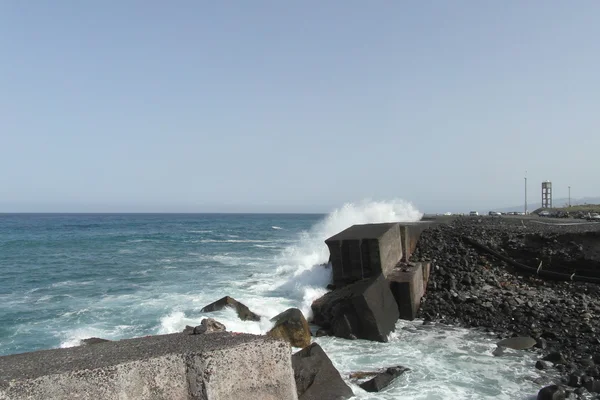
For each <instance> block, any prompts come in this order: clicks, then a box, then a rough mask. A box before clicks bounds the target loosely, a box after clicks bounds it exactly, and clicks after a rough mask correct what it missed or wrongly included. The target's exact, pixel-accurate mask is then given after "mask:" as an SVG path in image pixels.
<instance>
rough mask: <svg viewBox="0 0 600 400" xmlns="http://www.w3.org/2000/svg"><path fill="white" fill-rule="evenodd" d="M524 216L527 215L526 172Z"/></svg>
mask: <svg viewBox="0 0 600 400" xmlns="http://www.w3.org/2000/svg"><path fill="white" fill-rule="evenodd" d="M525 215H527V171H525Z"/></svg>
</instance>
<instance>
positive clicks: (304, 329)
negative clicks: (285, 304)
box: [267, 308, 310, 348]
mask: <svg viewBox="0 0 600 400" xmlns="http://www.w3.org/2000/svg"><path fill="white" fill-rule="evenodd" d="M271 322H275V325H274V326H273V328H272V329H271V330H270V331H269V332H268V333H267V335H268V336H271V337H276V338H279V339H283V340H285V341H286V342H289V343H290V344H291V345H292V346H294V347H300V348H304V347H306V346H308V345H310V328H309V327H308V322H306V318H304V315H302V311H300V310H298V309H297V308H290V309H288V310H285V311H284V312H282V313H281V314H279V315H276V316H275V317H273V318H271Z"/></svg>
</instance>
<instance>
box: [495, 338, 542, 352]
mask: <svg viewBox="0 0 600 400" xmlns="http://www.w3.org/2000/svg"><path fill="white" fill-rule="evenodd" d="M535 343H536V342H535V339H533V338H531V337H528V336H519V337H511V338H507V339H504V340H501V341H499V342H498V343H496V344H497V345H498V346H502V347H507V348H509V349H513V350H525V349H530V348H532V347H533V346H535Z"/></svg>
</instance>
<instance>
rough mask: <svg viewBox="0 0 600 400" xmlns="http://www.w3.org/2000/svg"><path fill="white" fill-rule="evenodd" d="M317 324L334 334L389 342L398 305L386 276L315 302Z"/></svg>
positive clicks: (364, 281)
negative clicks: (388, 338) (388, 337)
mask: <svg viewBox="0 0 600 400" xmlns="http://www.w3.org/2000/svg"><path fill="white" fill-rule="evenodd" d="M311 307H312V310H313V314H314V319H313V321H314V323H315V324H316V325H319V326H321V327H323V328H325V329H329V330H331V332H332V333H333V335H334V336H337V337H341V338H345V339H351V338H358V339H367V340H375V341H379V342H387V336H388V334H389V333H390V332H392V331H393V330H394V328H395V325H396V321H397V320H398V315H399V314H398V306H397V304H396V301H395V299H394V296H393V294H392V292H391V290H390V285H389V282H388V281H387V280H386V279H385V277H384V276H383V275H381V274H380V275H379V276H377V277H375V278H369V279H363V280H361V281H359V282H356V283H353V284H351V285H348V286H345V287H343V288H341V289H336V290H334V291H333V292H329V293H327V294H326V295H324V296H323V297H320V298H319V299H317V300H315V301H314V302H313V304H312V306H311Z"/></svg>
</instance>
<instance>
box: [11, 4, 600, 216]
mask: <svg viewBox="0 0 600 400" xmlns="http://www.w3.org/2000/svg"><path fill="white" fill-rule="evenodd" d="M599 19H600V2H598V1H596V0H590V1H586V0H580V1H577V2H566V1H528V2H522V1H503V2H491V1H488V2H479V1H447V2H442V1H438V2H406V1H346V0H344V1H341V0H340V1H325V2H321V1H297V2H288V1H274V0H273V1H258V0H257V1H224V2H220V1H218V2H207V1H206V2H201V1H179V2H175V3H168V2H164V1H160V2H159V1H114V0H113V1H95V2H90V1H74V0H73V1H37V2H33V1H19V0H5V1H1V2H0V51H1V53H0V54H1V60H0V139H1V140H0V146H1V147H0V212H1V211H108V212H110V211H183V212H186V211H198V212H202V211H273V212H280V211H300V212H312V211H318V212H320V211H328V210H329V209H331V208H333V207H336V206H339V205H341V204H342V203H344V202H346V201H357V200H361V199H363V198H373V199H389V198H395V197H399V198H404V199H407V200H411V201H413V202H414V203H415V204H416V205H417V206H418V207H419V208H420V209H421V210H423V211H446V210H465V209H466V210H468V209H480V208H488V207H500V206H510V205H515V204H521V202H522V198H523V177H524V171H525V170H527V171H528V176H529V182H530V186H529V189H530V193H531V194H530V196H531V200H532V201H534V200H535V201H539V199H538V197H540V196H539V192H540V189H539V186H540V182H541V181H542V180H546V179H549V180H552V181H553V183H554V191H555V197H566V195H567V186H569V185H571V187H572V195H573V197H583V196H596V195H600V177H599V172H600V40H599V39H600V24H599V23H598V21H599Z"/></svg>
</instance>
